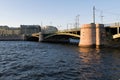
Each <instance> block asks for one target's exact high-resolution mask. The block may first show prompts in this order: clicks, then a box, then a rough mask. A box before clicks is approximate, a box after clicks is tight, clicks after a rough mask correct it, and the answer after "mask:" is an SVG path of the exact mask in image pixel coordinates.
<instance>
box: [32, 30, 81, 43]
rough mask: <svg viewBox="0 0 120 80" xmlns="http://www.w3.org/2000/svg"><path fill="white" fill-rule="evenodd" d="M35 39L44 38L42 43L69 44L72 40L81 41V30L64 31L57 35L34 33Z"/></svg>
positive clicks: (56, 33)
mask: <svg viewBox="0 0 120 80" xmlns="http://www.w3.org/2000/svg"><path fill="white" fill-rule="evenodd" d="M32 36H33V37H37V38H39V37H40V36H42V37H43V40H42V41H47V42H49V41H50V42H69V41H70V39H77V40H79V39H80V29H79V30H78V29H76V30H75V29H71V30H64V31H58V32H55V33H50V34H42V35H40V33H34V34H32Z"/></svg>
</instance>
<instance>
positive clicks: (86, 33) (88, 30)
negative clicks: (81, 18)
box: [79, 23, 96, 47]
mask: <svg viewBox="0 0 120 80" xmlns="http://www.w3.org/2000/svg"><path fill="white" fill-rule="evenodd" d="M80 32H81V36H80V42H79V46H80V47H92V46H95V44H96V25H95V24H94V23H91V24H84V25H83V26H82V27H81V31H80Z"/></svg>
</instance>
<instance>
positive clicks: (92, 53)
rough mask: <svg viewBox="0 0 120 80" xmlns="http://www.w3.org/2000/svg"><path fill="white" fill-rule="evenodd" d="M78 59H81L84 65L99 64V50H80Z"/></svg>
mask: <svg viewBox="0 0 120 80" xmlns="http://www.w3.org/2000/svg"><path fill="white" fill-rule="evenodd" d="M79 51H80V53H81V54H80V55H79V56H80V58H82V61H83V62H84V63H88V64H90V63H100V60H101V59H100V58H101V55H100V54H99V52H100V50H99V49H96V50H94V49H92V48H80V49H79Z"/></svg>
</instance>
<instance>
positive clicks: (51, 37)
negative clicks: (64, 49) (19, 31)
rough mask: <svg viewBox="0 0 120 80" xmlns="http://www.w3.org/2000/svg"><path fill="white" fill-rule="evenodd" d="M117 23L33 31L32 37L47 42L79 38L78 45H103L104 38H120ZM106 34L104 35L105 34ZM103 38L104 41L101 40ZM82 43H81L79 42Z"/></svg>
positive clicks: (68, 40)
mask: <svg viewBox="0 0 120 80" xmlns="http://www.w3.org/2000/svg"><path fill="white" fill-rule="evenodd" d="M119 28H120V26H119V25H113V24H112V25H107V26H106V25H103V24H94V23H91V24H85V25H83V26H82V27H81V28H78V29H70V30H63V31H58V32H55V33H49V34H45V33H42V32H41V33H34V34H32V37H35V38H38V39H39V40H40V41H43V42H44V41H47V42H65V43H66V42H70V41H71V40H80V39H81V40H80V42H79V45H80V46H81V45H86V44H88V45H94V44H95V45H103V44H104V43H103V42H104V41H105V39H107V40H113V39H115V40H116V39H117V40H118V39H120V33H119V32H120V29H119ZM105 35H106V36H105ZM41 39H42V40H41ZM103 40H104V41H103ZM81 43H82V44H81Z"/></svg>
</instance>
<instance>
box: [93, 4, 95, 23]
mask: <svg viewBox="0 0 120 80" xmlns="http://www.w3.org/2000/svg"><path fill="white" fill-rule="evenodd" d="M93 23H95V6H93Z"/></svg>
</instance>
